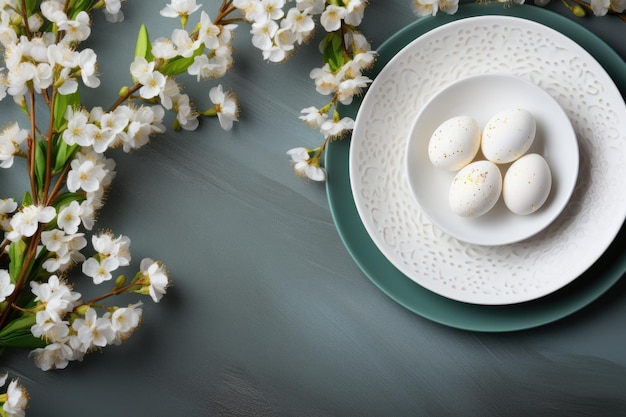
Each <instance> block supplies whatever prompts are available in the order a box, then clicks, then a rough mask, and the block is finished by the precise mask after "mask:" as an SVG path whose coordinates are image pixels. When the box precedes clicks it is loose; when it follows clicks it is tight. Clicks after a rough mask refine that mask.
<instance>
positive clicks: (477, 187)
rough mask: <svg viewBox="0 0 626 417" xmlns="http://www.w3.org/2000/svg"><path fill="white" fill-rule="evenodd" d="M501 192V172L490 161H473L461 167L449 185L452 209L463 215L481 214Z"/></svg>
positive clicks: (491, 206) (485, 211) (494, 202)
mask: <svg viewBox="0 0 626 417" xmlns="http://www.w3.org/2000/svg"><path fill="white" fill-rule="evenodd" d="M501 192H502V174H501V173H500V169H499V168H498V166H497V165H496V164H494V163H493V162H490V161H484V160H482V161H475V162H472V163H471V164H469V165H467V166H465V167H464V168H463V169H461V170H460V171H459V172H458V173H457V174H456V176H455V177H454V180H452V185H451V186H450V193H449V196H448V200H449V203H450V208H451V209H452V211H453V212H454V213H455V214H457V215H459V216H463V217H476V216H482V215H483V214H485V213H487V212H488V211H489V210H491V209H492V208H493V206H494V205H495V204H496V203H497V202H498V199H499V198H500V193H501Z"/></svg>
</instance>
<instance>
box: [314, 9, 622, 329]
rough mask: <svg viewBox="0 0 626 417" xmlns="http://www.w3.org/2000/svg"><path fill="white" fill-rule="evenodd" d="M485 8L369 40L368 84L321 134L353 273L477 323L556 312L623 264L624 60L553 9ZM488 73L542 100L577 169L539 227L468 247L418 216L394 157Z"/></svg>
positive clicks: (526, 323)
mask: <svg viewBox="0 0 626 417" xmlns="http://www.w3.org/2000/svg"><path fill="white" fill-rule="evenodd" d="M495 6H497V7H489V6H484V5H474V6H468V7H464V8H461V10H459V12H458V13H457V14H455V15H453V16H437V17H434V18H426V19H420V20H418V21H416V22H415V23H414V24H413V25H411V26H409V27H407V28H405V29H404V30H402V31H401V32H399V33H398V34H396V35H395V36H394V37H392V38H391V39H390V40H389V41H387V42H386V43H385V44H384V45H382V46H381V47H380V48H379V50H378V52H379V54H380V55H379V58H378V62H377V66H376V68H375V69H374V71H373V74H372V76H374V75H375V80H374V82H373V83H372V85H371V86H370V88H369V89H368V92H367V94H366V95H365V97H364V98H363V100H362V102H361V103H358V104H355V105H354V106H353V108H352V111H354V112H355V113H356V112H357V110H358V114H357V115H356V125H355V129H354V131H353V135H352V139H351V141H350V142H348V141H338V142H333V144H332V146H330V147H329V149H328V151H327V154H326V168H327V170H328V174H329V181H328V184H327V191H328V197H329V202H330V206H331V212H332V214H333V218H334V220H335V223H336V225H337V229H338V231H339V233H340V235H341V237H342V239H343V241H344V243H345V245H346V247H347V248H348V250H349V251H350V253H351V255H352V256H353V258H354V259H355V261H356V262H357V264H358V265H359V266H360V267H361V269H362V270H363V271H364V273H365V274H366V275H367V276H368V277H369V278H370V279H371V280H372V281H373V282H374V283H376V284H377V285H378V286H379V288H381V290H383V291H384V292H385V293H386V294H388V295H389V296H390V297H391V298H393V299H394V300H395V301H397V302H398V303H400V304H402V305H403V306H405V307H407V308H408V309H410V310H412V311H414V312H416V313H417V314H420V315H422V316H424V317H426V318H429V319H431V320H434V321H436V322H439V323H442V324H446V325H449V326H452V327H458V328H463V329H468V330H478V331H512V330H520V329H526V328H530V327H535V326H539V325H542V324H546V323H549V322H552V321H555V320H558V319H560V318H563V317H565V316H567V315H569V314H572V313H573V312H575V311H577V310H579V309H580V308H582V307H584V306H586V305H587V304H589V303H590V302H592V301H593V300H595V299H596V298H597V297H599V296H600V295H601V294H603V293H604V292H605V291H606V290H607V289H608V288H610V287H611V286H612V285H613V284H614V283H615V282H616V281H617V280H619V278H620V277H621V276H622V275H623V273H624V272H626V257H624V256H623V255H624V253H625V252H626V245H624V243H625V241H626V236H625V235H626V233H624V232H623V231H622V230H621V229H622V225H623V223H624V219H625V218H626V193H624V192H623V191H624V190H625V189H626V164H624V161H625V160H626V105H625V104H624V100H623V98H622V96H621V94H620V90H619V88H618V86H619V87H620V88H622V89H625V88H626V79H624V76H625V74H626V64H624V61H623V60H622V59H621V58H620V57H619V56H618V55H617V54H616V53H615V52H614V51H612V50H611V49H610V48H609V47H608V46H607V45H606V44H604V43H603V42H602V41H601V40H599V39H598V38H597V37H596V36H595V35H593V34H592V33H590V32H588V31H587V30H585V29H583V28H581V27H580V26H578V25H577V24H575V23H573V22H571V21H570V20H567V19H566V18H564V17H561V16H558V15H556V14H554V13H552V12H549V11H546V10H543V9H540V8H537V7H525V6H524V7H512V8H508V9H504V8H502V6H501V5H495ZM557 30H558V31H557ZM607 71H608V72H607ZM492 73H497V74H507V75H511V76H515V77H518V78H521V79H525V80H526V81H530V82H532V83H534V84H535V85H537V86H538V87H539V88H541V89H542V90H543V91H545V92H546V93H548V94H549V95H550V96H551V97H552V98H553V99H554V100H556V102H557V103H558V104H559V105H560V107H561V108H562V109H563V110H564V112H565V114H566V115H567V117H568V118H569V120H570V122H571V125H572V126H573V128H574V131H575V133H576V137H577V141H578V151H579V166H578V178H576V181H575V184H576V186H575V188H574V190H573V192H572V193H571V196H569V195H568V200H567V204H566V205H565V207H564V209H563V210H562V211H560V214H558V216H557V217H556V218H554V219H551V221H550V223H549V224H548V225H547V226H546V227H545V228H543V229H542V230H541V231H540V232H538V233H536V234H533V235H532V236H530V237H528V238H525V239H523V240H521V241H517V242H515V243H510V244H498V245H489V244H488V245H480V244H476V243H468V242H467V241H465V240H460V239H457V238H455V237H453V236H451V235H450V234H448V233H445V232H443V231H442V229H441V228H440V227H438V226H436V225H434V224H433V223H432V222H431V221H430V220H429V217H428V216H425V215H424V212H423V210H422V208H421V207H420V205H419V204H418V203H417V201H416V200H415V198H414V197H413V194H412V192H411V190H410V188H409V182H408V180H407V172H406V169H405V158H406V148H407V141H408V140H409V136H410V132H411V128H412V126H413V123H414V122H415V119H416V117H417V116H418V114H419V113H420V112H421V111H422V109H423V108H424V106H425V105H426V103H428V102H429V100H430V99H431V98H432V97H434V96H436V95H437V93H438V92H440V91H441V90H442V89H445V88H446V87H447V86H449V85H450V84H452V83H455V82H457V81H459V80H463V79H465V78H471V77H473V76H476V75H478V74H492ZM620 77H621V78H620ZM616 84H617V85H616ZM503 94H506V92H503ZM359 104H360V105H359ZM550 116H551V115H549V114H547V115H546V114H543V115H541V117H543V118H546V119H547V120H550ZM554 116H555V117H556V116H557V115H554ZM549 157H550V158H556V159H558V157H559V156H558V155H554V154H551V155H550V156H549ZM555 186H556V187H557V189H558V186H559V184H558V180H557V182H556V184H555Z"/></svg>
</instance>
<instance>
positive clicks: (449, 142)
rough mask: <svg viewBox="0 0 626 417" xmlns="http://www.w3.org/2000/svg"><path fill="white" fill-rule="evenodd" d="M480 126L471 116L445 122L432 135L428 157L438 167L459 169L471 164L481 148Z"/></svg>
mask: <svg viewBox="0 0 626 417" xmlns="http://www.w3.org/2000/svg"><path fill="white" fill-rule="evenodd" d="M480 135H481V131H480V126H479V125H478V123H477V122H476V120H474V119H473V118H471V117H469V116H457V117H453V118H451V119H448V120H446V121H445V122H443V123H442V124H441V125H439V127H437V129H435V132H434V133H433V134H432V136H431V137H430V141H429V142H428V157H429V159H430V161H431V162H432V163H433V165H435V166H436V167H439V168H442V169H445V170H446V171H458V170H459V169H461V168H463V167H464V166H466V165H467V164H469V163H470V162H471V161H472V160H473V159H474V157H475V156H476V154H477V153H478V150H479V149H480Z"/></svg>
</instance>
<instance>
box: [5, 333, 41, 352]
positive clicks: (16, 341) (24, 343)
mask: <svg viewBox="0 0 626 417" xmlns="http://www.w3.org/2000/svg"><path fill="white" fill-rule="evenodd" d="M0 346H1V347H4V348H7V347H8V348H20V349H36V348H42V347H45V346H46V342H44V341H43V340H42V339H38V338H36V337H35V336H33V334H32V333H31V332H30V329H29V330H19V331H16V332H15V333H13V334H10V335H7V336H6V337H0Z"/></svg>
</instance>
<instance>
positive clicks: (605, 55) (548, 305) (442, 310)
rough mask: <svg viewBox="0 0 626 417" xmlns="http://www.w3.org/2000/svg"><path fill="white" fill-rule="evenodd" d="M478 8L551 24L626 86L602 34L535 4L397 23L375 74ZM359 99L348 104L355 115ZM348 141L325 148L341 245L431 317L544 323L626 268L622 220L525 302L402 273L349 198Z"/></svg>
mask: <svg viewBox="0 0 626 417" xmlns="http://www.w3.org/2000/svg"><path fill="white" fill-rule="evenodd" d="M481 15H503V16H514V17H520V18H525V19H529V20H533V21H535V22H538V23H541V24H544V25H546V26H549V27H551V28H553V29H555V30H557V31H559V32H561V33H563V34H564V35H566V36H568V37H569V38H571V39H572V40H573V41H575V42H577V43H578V44H579V45H580V46H582V47H583V48H584V49H586V50H587V51H588V52H589V53H591V54H592V55H593V56H594V58H595V59H596V60H597V61H598V62H599V63H600V64H601V65H602V66H603V67H604V69H605V70H606V71H607V72H608V73H609V75H610V76H611V78H612V79H613V81H614V82H615V84H616V86H617V87H618V88H619V90H620V91H621V92H622V95H624V93H625V92H626V63H624V60H623V59H622V58H621V57H620V56H619V55H618V54H617V53H616V52H615V51H614V50H613V49H611V48H610V47H609V46H608V45H607V44H606V43H604V41H602V40H601V39H600V38H598V37H597V36H596V35H595V34H593V33H592V32H590V31H589V30H587V29H585V28H584V27H582V26H580V25H578V24H577V23H575V22H573V21H571V20H569V19H567V18H565V17H563V16H561V15H558V14H556V13H554V12H551V11H549V10H545V9H542V8H540V7H536V6H515V7H503V6H502V4H501V3H495V4H490V5H481V4H470V5H464V6H461V7H460V8H459V11H458V12H457V13H456V14H454V15H451V16H449V15H442V14H439V15H437V16H434V17H425V18H420V19H418V20H416V21H415V22H414V23H412V24H410V25H408V26H406V27H405V28H403V29H401V30H400V31H399V32H397V33H396V34H395V35H393V36H392V37H391V38H389V39H388V40H387V41H386V42H384V43H383V44H382V45H381V46H380V47H379V48H378V50H377V52H378V53H379V56H378V59H377V62H376V64H375V66H374V67H373V69H372V70H371V72H370V74H369V75H370V77H371V78H373V77H374V76H375V75H376V74H378V73H379V72H380V70H381V69H382V68H383V67H384V66H385V64H386V63H387V62H389V60H390V59H391V58H392V57H393V56H395V55H396V54H397V53H398V52H399V51H400V50H401V49H402V48H404V46H406V45H407V44H408V43H409V42H411V41H413V40H414V39H416V38H417V37H419V36H420V35H422V34H424V33H426V32H428V31H430V30H432V29H434V28H436V27H439V26H441V25H443V24H446V23H449V22H452V21H455V20H459V19H464V18H467V17H473V16H481ZM359 104H360V101H355V102H354V103H353V104H352V105H351V106H349V107H348V108H347V109H346V110H347V111H346V115H348V116H351V117H356V114H357V111H358V106H359ZM349 154H350V141H349V139H344V140H340V141H334V142H332V143H331V144H330V145H329V147H328V149H327V150H326V156H325V167H326V170H327V172H328V181H327V184H326V193H327V197H328V201H329V206H330V211H331V215H332V217H333V220H334V222H335V226H336V228H337V231H338V233H339V236H340V237H341V239H342V241H343V243H344V245H345V247H346V249H347V250H348V252H349V253H350V255H351V256H352V258H353V259H354V261H355V262H356V264H357V265H358V266H359V267H360V269H361V270H362V271H363V273H364V274H365V275H366V276H367V277H368V278H369V279H370V280H371V281H372V282H373V283H374V284H375V285H376V286H377V287H378V288H379V289H380V290H381V291H382V292H384V293H385V294H386V295H387V296H389V297H390V298H391V299H393V300H394V301H396V302H397V303H398V304H400V305H402V306H403V307H405V308H407V309H408V310H410V311H412V312H414V313H416V314H418V315H420V316H422V317H424V318H426V319H429V320H431V321H433V322H436V323H440V324H442V325H446V326H449V327H453V328H458V329H463V330H469V331H476V332H512V331H519V330H525V329H531V328H534V327H538V326H542V325H546V324H548V323H552V322H555V321H557V320H560V319H562V318H564V317H567V316H569V315H571V314H573V313H575V312H577V311H579V310H580V309H582V308H583V307H585V306H587V305H589V304H590V303H592V302H593V301H595V300H596V299H597V298H598V297H600V296H601V295H602V294H604V293H605V292H606V291H607V290H608V289H609V288H611V287H612V286H613V285H614V284H615V283H616V282H617V281H619V279H620V278H621V277H622V275H624V273H626V226H624V225H623V226H622V228H621V230H620V231H619V233H618V234H617V237H616V239H615V240H614V241H613V243H612V244H611V245H610V247H609V248H608V249H607V251H606V252H605V253H604V254H603V255H602V256H601V257H600V258H599V259H598V260H597V261H596V262H595V263H594V265H592V266H591V267H590V268H589V269H588V270H587V271H585V273H583V274H582V275H581V276H580V277H578V278H577V279H575V280H574V281H573V282H572V283H570V284H569V285H567V286H565V287H563V288H561V289H560V290H558V291H556V292H554V293H552V294H550V295H548V296H545V297H542V298H539V299H536V300H533V301H529V302H525V303H520V304H511V305H501V306H488V305H478V304H467V303H463V302H458V301H454V300H451V299H449V298H446V297H443V296H440V295H438V294H435V293H433V292H431V291H429V290H427V289H425V288H424V287H422V286H420V285H418V284H417V283H415V282H414V281H412V280H411V279H410V278H408V277H407V276H406V275H404V274H402V273H401V272H400V271H399V270H398V269H396V267H395V266H393V265H392V264H391V263H390V262H389V261H388V260H387V258H385V257H384V256H383V255H382V253H381V252H380V251H379V249H378V248H377V247H376V245H375V244H374V242H373V241H372V239H371V238H370V236H369V234H368V233H367V231H366V230H365V227H364V226H363V223H362V222H361V219H360V217H359V214H358V211H357V209H356V206H355V204H354V199H353V197H352V190H351V187H350V176H349Z"/></svg>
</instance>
